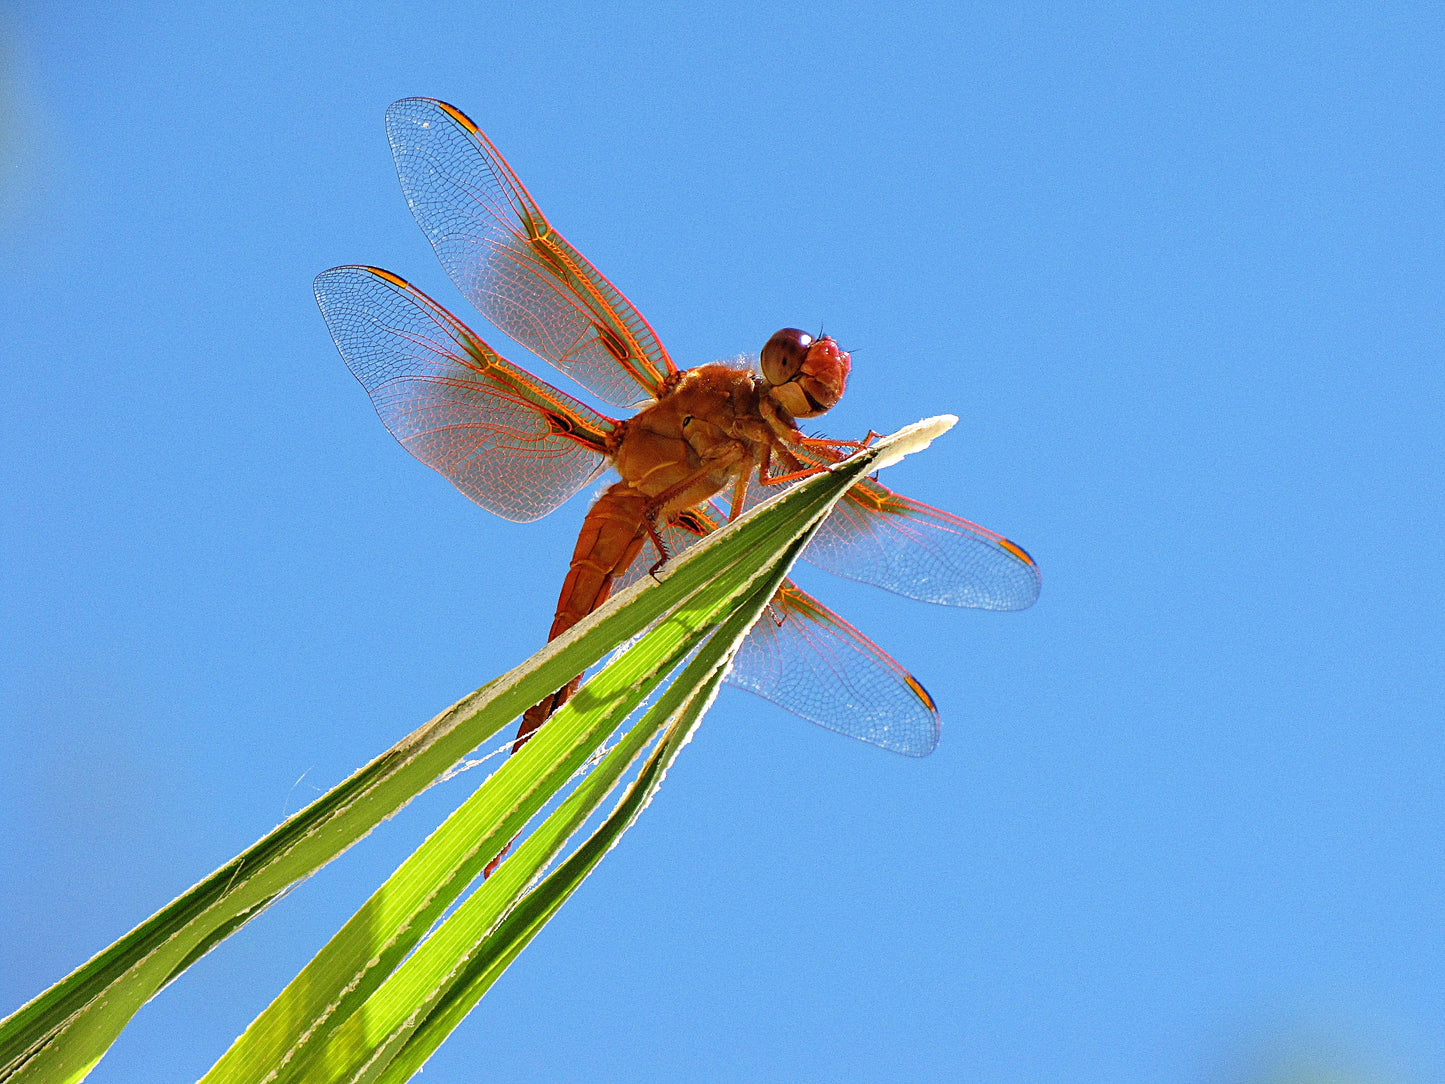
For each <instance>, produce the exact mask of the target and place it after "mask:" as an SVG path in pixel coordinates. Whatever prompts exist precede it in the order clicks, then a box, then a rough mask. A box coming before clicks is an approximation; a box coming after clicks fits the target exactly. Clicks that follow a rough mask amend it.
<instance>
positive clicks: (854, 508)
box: [743, 447, 1042, 610]
mask: <svg viewBox="0 0 1445 1084" xmlns="http://www.w3.org/2000/svg"><path fill="white" fill-rule="evenodd" d="M789 450H790V451H791V452H792V453H793V454H794V455H795V456H796V457H797V459H798V460H799V462H800V463H801V464H802V465H804V466H823V465H826V464H828V463H830V462H834V461H836V460H837V459H839V458H841V456H840V454H838V453H836V452H834V451H833V450H832V449H828V448H818V447H804V448H791V449H789ZM790 484H793V483H785V485H790ZM778 492H779V487H778V486H763V485H752V486H749V487H748V494H747V499H746V501H745V503H744V506H743V507H744V509H747V508H751V507H752V506H753V505H755V504H757V503H758V502H760V501H763V500H766V499H767V498H768V497H771V496H773V495H774V494H776V493H778ZM803 560H805V561H807V562H808V563H809V564H812V565H816V566H817V567H818V568H821V569H824V570H826V571H828V572H831V573H833V574H834V575H837V576H843V577H845V578H846V579H850V580H858V581H859V582H860V583H868V584H872V585H874V586H875V587H881V588H883V589H884V590H886V591H892V592H894V593H895V594H899V595H904V596H906V597H908V598H913V599H918V600H920V601H922V602H936V603H939V604H941V605H944V606H971V607H973V608H975V609H981V610H1024V609H1027V608H1028V607H1030V606H1032V605H1033V604H1034V601H1035V600H1036V599H1037V598H1038V597H1039V587H1040V585H1041V582H1042V581H1041V579H1040V577H1039V568H1038V565H1037V564H1035V563H1034V559H1033V558H1032V557H1030V556H1029V555H1028V553H1027V552H1026V551H1025V550H1024V548H1023V547H1022V546H1020V545H1018V544H1017V543H1015V542H1010V541H1009V540H1008V539H1007V538H1005V537H1004V536H1003V535H1001V534H995V533H994V532H993V531H990V530H988V528H986V527H980V526H979V525H978V524H977V523H970V522H969V521H968V520H966V519H963V518H961V517H959V516H955V515H954V514H953V513H951V512H945V511H943V510H942V509H940V508H934V507H933V506H932V505H927V504H923V503H922V502H921V501H915V500H913V499H911V498H909V497H905V496H903V495H902V494H900V493H895V492H893V490H891V489H889V488H888V487H887V486H885V485H881V484H880V483H878V482H875V481H873V479H871V478H865V479H864V480H863V481H862V482H860V483H858V484H857V485H856V486H854V487H853V488H852V489H850V490H849V491H848V493H847V495H846V496H845V497H844V498H843V499H842V500H841V501H839V502H838V504H837V506H836V507H835V508H834V509H833V512H832V514H831V515H829V516H828V518H827V519H826V520H825V521H824V522H823V526H822V527H820V528H819V529H818V533H817V534H815V535H814V536H813V540H812V541H811V542H809V543H808V548H807V549H805V550H804V551H803Z"/></svg>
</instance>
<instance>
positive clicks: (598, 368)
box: [386, 98, 677, 406]
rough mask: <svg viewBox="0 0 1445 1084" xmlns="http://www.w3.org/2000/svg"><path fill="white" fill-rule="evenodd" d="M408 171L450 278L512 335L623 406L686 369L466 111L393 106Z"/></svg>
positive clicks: (391, 133)
mask: <svg viewBox="0 0 1445 1084" xmlns="http://www.w3.org/2000/svg"><path fill="white" fill-rule="evenodd" d="M386 134H387V138H388V139H389V140H390V141H391V152H392V156H393V157H394V158H395V160H396V172H397V176H398V177H399V178H400V180H401V187H402V191H403V192H404V193H405V194H406V199H407V203H408V205H409V206H410V207H411V211H412V214H413V215H414V216H415V217H416V221H417V224H418V225H419V226H421V228H422V232H423V233H425V234H426V237H427V240H428V241H430V242H431V245H432V248H433V249H434V250H435V251H436V254H437V258H438V259H440V260H441V262H442V266H443V267H444V268H446V271H447V274H448V275H450V276H451V278H452V281H453V282H454V283H456V286H457V289H458V290H460V291H461V292H462V293H463V294H464V295H465V296H466V298H467V300H469V301H470V302H471V303H472V304H473V305H475V306H476V307H477V309H478V310H479V311H480V312H481V313H482V314H483V315H484V316H486V318H487V319H488V320H490V321H491V322H492V323H493V324H495V325H496V326H497V327H498V328H500V329H501V330H502V331H503V332H505V333H506V334H507V335H509V336H511V337H512V338H513V339H515V340H517V342H519V343H521V344H522V345H523V346H525V347H527V349H529V350H531V351H533V352H534V353H535V354H537V356H538V357H542V358H545V359H546V360H547V361H549V362H550V363H551V364H553V365H555V366H556V367H557V368H558V369H560V370H562V371H563V372H564V373H566V374H567V375H568V376H570V377H571V378H572V379H574V380H576V381H577V382H578V383H579V384H581V385H582V386H583V387H585V388H587V389H588V390H589V391H591V392H592V393H593V394H595V395H597V396H599V397H600V398H602V399H604V400H606V401H607V402H609V403H615V404H617V405H619V406H630V405H633V404H635V403H638V402H640V401H642V400H643V399H645V398H647V397H651V398H657V397H658V396H659V395H660V394H661V393H662V391H663V388H664V383H665V381H666V379H667V378H668V377H669V376H672V375H673V374H675V373H676V372H677V366H675V365H674V364H673V363H672V359H671V358H670V357H668V354H667V351H666V350H665V349H663V346H662V343H661V342H660V341H659V340H658V338H657V335H656V333H655V332H654V331H653V330H652V327H651V325H649V324H648V322H647V321H646V320H645V319H643V317H642V314H641V313H639V312H638V311H637V310H636V309H635V308H634V307H633V305H632V303H631V302H630V301H628V300H627V298H625V297H623V296H622V293H621V291H620V290H618V289H617V287H615V286H613V285H612V283H610V282H608V281H607V279H606V278H604V277H603V276H602V274H601V273H600V272H598V270H597V269H596V268H595V267H593V266H592V264H590V263H589V262H588V261H587V259H586V258H585V257H584V256H582V255H581V254H580V253H579V252H578V251H577V250H576V249H574V248H573V247H572V246H571V245H569V244H568V243H567V242H566V241H565V240H564V239H563V238H562V235H561V234H559V233H558V232H557V231H556V230H555V229H553V228H552V226H551V224H550V223H549V222H548V221H547V219H546V218H545V217H544V216H543V214H542V212H541V210H540V209H538V207H537V204H536V203H535V202H534V201H533V199H532V197H531V196H530V195H529V194H528V193H527V190H526V189H525V188H524V187H523V186H522V182H521V181H519V180H518V179H517V176H516V174H515V173H513V172H512V170H511V168H510V167H509V166H508V165H507V163H506V161H505V160H504V159H503V158H502V156H501V155H500V154H498V153H497V149H496V148H495V147H494V146H492V143H491V140H489V139H488V138H487V137H486V136H485V135H483V134H482V133H481V131H480V130H479V129H478V128H477V126H476V125H475V124H473V123H472V122H471V120H470V119H468V117H467V116H466V114H464V113H463V112H462V111H461V110H459V109H457V108H455V107H454V106H450V105H447V104H446V103H445V102H439V101H435V100H434V99H431V98H404V99H402V100H401V101H399V102H395V103H393V104H392V105H391V107H390V108H389V109H387V111H386Z"/></svg>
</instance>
